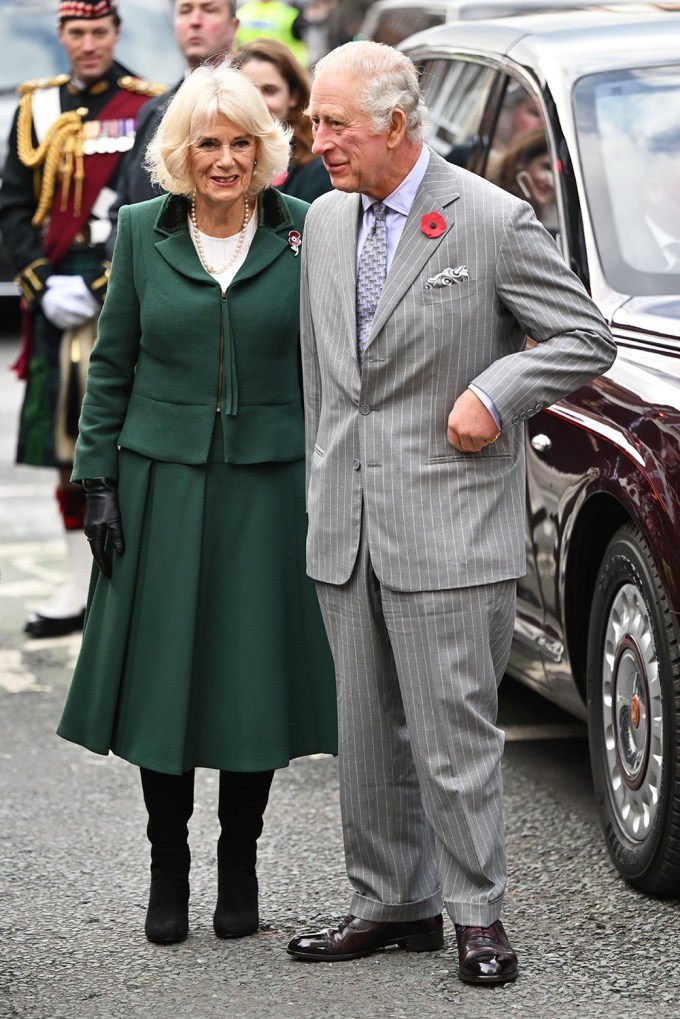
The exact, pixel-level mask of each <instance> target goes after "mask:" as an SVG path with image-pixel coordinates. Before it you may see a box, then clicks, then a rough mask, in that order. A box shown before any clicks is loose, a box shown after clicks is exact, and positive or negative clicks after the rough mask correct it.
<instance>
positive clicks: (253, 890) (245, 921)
mask: <svg viewBox="0 0 680 1019" xmlns="http://www.w3.org/2000/svg"><path fill="white" fill-rule="evenodd" d="M273 778H274V772H273V771H256V772H236V771H221V772H220V801H219V809H218V814H219V818H220V825H221V828H222V833H221V835H220V837H219V840H218V843H217V907H216V909H215V915H214V917H213V927H214V928H215V934H216V935H217V936H218V938H242V937H243V936H244V935H246V934H254V933H255V931H256V930H257V928H258V925H259V922H260V916H259V911H258V903H257V874H256V872H255V862H256V859H257V840H258V838H259V837H260V835H261V834H262V827H263V824H264V821H263V814H264V811H265V808H266V806H267V800H268V799H269V789H270V787H271V784H272V779H273Z"/></svg>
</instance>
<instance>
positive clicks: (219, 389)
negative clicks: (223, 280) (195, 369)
mask: <svg viewBox="0 0 680 1019" xmlns="http://www.w3.org/2000/svg"><path fill="white" fill-rule="evenodd" d="M227 292H228V291H227V290H225V291H224V293H223V294H222V298H221V300H222V301H226V299H227ZM223 382H224V306H223V305H221V306H220V363H219V371H218V373H217V407H216V408H215V413H216V414H219V413H220V412H221V410H222V407H221V401H222V383H223Z"/></svg>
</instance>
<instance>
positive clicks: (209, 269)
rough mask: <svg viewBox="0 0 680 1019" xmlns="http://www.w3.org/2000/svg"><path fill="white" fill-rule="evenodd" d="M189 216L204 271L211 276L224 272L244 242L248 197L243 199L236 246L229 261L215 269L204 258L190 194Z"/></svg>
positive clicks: (246, 226)
mask: <svg viewBox="0 0 680 1019" xmlns="http://www.w3.org/2000/svg"><path fill="white" fill-rule="evenodd" d="M189 218H190V219H191V225H192V227H193V235H194V244H195V245H196V252H197V254H198V257H199V259H200V261H201V265H202V266H203V268H204V269H205V271H206V272H209V273H210V275H211V276H221V275H222V273H223V272H226V271H227V269H230V268H231V266H232V265H233V264H234V262H235V261H236V259H237V258H238V256H239V252H240V251H241V248H242V247H243V242H244V240H245V237H246V230H247V228H248V220H249V218H250V205H249V204H248V199H247V198H244V199H243V226H242V227H241V233H240V234H239V237H238V243H237V245H236V247H235V248H234V250H233V252H232V255H231V258H230V259H229V261H228V262H227V264H226V265H223V266H222V268H221V269H215V268H213V266H212V265H210V264H209V262H208V259H207V258H206V255H205V251H204V250H203V244H202V243H201V235H200V233H199V232H198V224H197V223H196V196H195V195H192V198H191V209H190V212H189Z"/></svg>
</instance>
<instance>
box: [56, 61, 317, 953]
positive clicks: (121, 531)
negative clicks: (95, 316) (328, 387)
mask: <svg viewBox="0 0 680 1019" xmlns="http://www.w3.org/2000/svg"><path fill="white" fill-rule="evenodd" d="M288 157H289V144H288V132H287V131H286V130H285V129H284V128H283V126H282V125H281V124H280V123H279V122H278V121H276V120H274V118H272V116H271V114H270V113H269V111H268V109H267V107H266V105H265V103H264V101H263V100H262V97H261V96H260V93H259V92H258V91H257V89H256V88H255V87H254V86H253V85H251V83H250V82H249V81H248V80H247V78H245V76H244V75H242V74H240V73H239V72H237V71H234V70H230V69H220V68H211V67H207V66H206V67H200V68H198V69H197V70H196V71H194V72H193V73H192V74H190V75H189V77H188V78H187V79H186V81H185V82H184V84H183V85H182V86H181V88H180V89H179V90H178V92H177V93H176V94H175V96H174V98H173V100H172V102H171V103H170V105H169V106H168V108H167V111H166V112H165V114H164V116H163V119H162V121H161V125H160V127H159V129H158V132H157V134H156V136H155V138H154V141H153V142H152V144H151V147H150V149H149V156H148V160H149V166H150V168H151V175H152V179H153V180H154V182H157V183H158V184H160V185H161V186H162V188H163V189H164V190H165V191H166V192H169V193H168V194H165V195H161V196H160V197H158V198H155V199H152V200H151V201H148V202H141V203H139V204H137V205H130V206H125V207H123V208H122V209H121V212H120V217H119V223H118V239H117V241H116V250H115V254H114V258H113V263H112V266H111V283H110V287H109V293H108V297H107V299H106V303H105V305H104V309H103V312H102V315H101V318H100V323H99V335H98V338H97V343H96V345H95V348H94V351H93V353H92V359H91V362H90V371H89V375H88V381H87V392H86V395H85V401H84V404H83V413H82V417H81V421H80V436H79V438H78V444H77V447H76V458H75V466H74V472H73V477H74V480H76V481H79V482H81V483H82V484H83V485H84V487H85V492H86V495H87V509H86V515H85V532H86V534H87V536H88V540H89V541H90V544H91V548H92V553H93V555H94V558H95V561H96V563H97V565H98V567H99V569H98V570H97V571H96V579H95V581H94V583H93V587H92V593H91V598H90V601H89V603H88V613H87V618H86V623H85V630H84V634H83V643H82V648H81V652H80V656H79V659H78V662H77V665H76V669H75V673H74V676H73V680H72V683H71V687H70V690H69V694H68V698H67V701H66V705H65V708H64V712H63V716H62V719H61V722H60V724H59V728H58V732H59V735H60V736H62V737H63V738H65V739H68V740H71V741H72V742H75V743H78V744H81V745H82V746H85V747H88V748H89V749H90V750H92V751H94V752H95V753H101V754H107V753H109V752H112V753H114V754H117V755H118V756H119V757H122V758H124V759H125V760H128V761H130V762H131V763H133V764H136V765H138V766H139V767H140V771H141V782H142V790H143V795H144V802H145V804H146V808H147V812H148V825H147V834H148V838H149V840H150V842H151V889H150V895H149V907H148V911H147V916H146V923H145V932H146V936H147V938H148V939H149V940H150V941H153V942H157V943H161V944H170V943H173V942H177V941H181V940H183V939H184V938H185V937H186V935H187V932H188V923H189V920H188V900H189V869H190V861H191V853H190V850H189V844H188V829H187V825H188V822H189V818H190V817H191V814H192V811H193V804H194V771H195V768H197V767H206V768H215V769H218V770H219V772H220V777H219V802H218V817H219V822H220V827H221V834H220V836H219V840H218V842H217V874H218V891H217V905H216V908H215V912H214V915H213V926H214V930H215V933H216V934H217V936H218V937H220V938H234V937H241V936H243V935H246V934H251V933H253V932H254V931H255V930H257V926H258V919H259V912H258V882H257V875H256V854H257V839H258V837H259V835H260V833H261V831H262V826H263V814H264V810H265V807H266V804H267V800H268V796H269V789H270V786H271V782H272V778H273V775H274V769H276V768H283V767H285V766H286V765H287V764H288V762H289V760H290V759H291V758H294V757H300V756H303V755H307V754H313V753H319V752H323V753H335V752H336V749H337V730H336V712H335V686H334V678H333V666H332V660H331V656H330V651H329V649H328V645H327V642H326V637H325V634H324V630H323V623H322V620H321V615H320V613H319V606H318V602H317V599H316V594H315V591H314V585H313V583H312V581H311V580H309V579H308V578H307V576H306V575H305V571H304V545H305V534H306V515H305V508H304V424H303V415H302V398H301V392H300V377H299V345H298V333H299V300H298V298H299V278H300V257H299V247H300V240H301V235H302V232H303V229H304V219H305V214H306V211H307V205H306V204H305V203H304V202H300V201H298V200H297V199H295V198H290V197H287V196H285V195H281V194H280V193H279V192H278V191H276V190H275V189H274V188H272V187H270V184H271V181H272V179H273V177H274V176H275V175H276V174H277V173H279V172H280V171H281V170H282V169H285V167H286V165H287V163H288ZM227 291H228V297H227Z"/></svg>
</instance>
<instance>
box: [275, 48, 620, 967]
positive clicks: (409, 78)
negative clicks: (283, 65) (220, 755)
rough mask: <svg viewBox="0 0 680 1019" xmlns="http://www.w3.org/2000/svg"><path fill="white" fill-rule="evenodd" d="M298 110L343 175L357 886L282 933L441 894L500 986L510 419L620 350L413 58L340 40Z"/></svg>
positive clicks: (313, 312) (323, 299) (344, 457)
mask: <svg viewBox="0 0 680 1019" xmlns="http://www.w3.org/2000/svg"><path fill="white" fill-rule="evenodd" d="M309 112H310V116H311V120H312V125H313V129H314V136H315V137H314V146H313V150H314V152H316V153H317V154H318V155H320V156H321V157H322V159H323V161H324V163H325V165H326V168H327V169H328V171H329V173H330V175H331V180H332V181H333V185H334V187H335V188H336V189H337V190H336V191H334V192H331V193H329V194H327V195H322V197H321V198H319V199H318V200H317V201H316V202H315V203H314V205H313V206H312V207H311V208H310V211H309V215H308V217H307V222H306V229H305V238H304V244H303V266H302V286H301V308H302V311H301V322H302V329H301V340H302V367H303V380H304V393H305V428H306V433H307V510H308V514H309V535H308V541H307V570H308V573H309V575H310V576H311V577H313V578H314V579H315V580H316V581H317V590H318V593H319V601H320V604H321V609H322V612H323V616H324V621H325V623H326V629H327V632H328V635H329V638H330V642H331V647H332V649H333V656H334V659H335V667H336V676H337V685H338V711H339V729H340V750H339V766H340V803H341V810H342V822H343V833H344V838H345V857H346V861H347V869H348V874H349V878H350V881H351V884H352V887H353V891H354V895H353V898H352V900H351V904H350V907H349V910H348V914H349V915H347V916H346V917H345V919H343V920H342V921H341V922H340V923H338V924H337V925H335V926H333V927H329V928H326V929H324V930H321V931H316V932H312V933H304V934H300V935H298V936H296V937H295V938H293V940H292V941H291V942H290V944H289V946H288V952H289V954H290V955H292V956H293V957H295V958H298V959H303V960H321V961H325V962H335V961H342V960H347V959H356V958H360V957H363V956H366V955H370V954H371V953H372V952H375V951H377V950H380V949H383V948H385V947H387V946H393V945H396V946H398V947H400V948H404V949H406V950H408V951H414V952H421V951H431V950H435V949H438V948H441V947H442V946H443V940H444V939H443V919H442V915H441V910H442V907H443V906H445V907H446V909H447V911H448V913H449V915H450V917H451V920H452V921H453V924H454V927H455V932H456V940H457V944H458V975H459V977H460V979H461V980H464V981H466V982H468V983H475V984H496V983H503V982H506V981H508V980H514V979H515V978H516V976H517V974H518V962H517V956H516V954H515V952H514V951H513V949H512V946H511V944H510V941H509V939H508V936H507V934H506V932H505V930H504V927H503V923H502V922H501V919H500V915H501V909H502V904H503V896H504V892H505V887H506V860H505V848H504V841H503V794H502V774H501V761H502V754H503V733H502V731H501V730H500V729H499V728H498V725H497V719H496V715H497V704H498V701H497V687H498V684H499V682H500V681H501V678H502V676H503V672H504V670H505V666H506V664H507V661H508V656H509V651H510V644H511V640H512V633H513V623H514V618H515V588H516V578H517V577H520V576H522V574H523V573H524V570H525V559H524V551H525V548H524V501H525V467H524V422H525V421H526V420H527V419H528V418H529V417H531V416H533V415H535V414H537V413H538V412H539V411H540V410H541V409H542V408H543V407H544V406H549V405H550V404H552V403H553V402H555V401H556V400H558V399H560V398H561V397H562V396H564V395H565V394H566V393H568V392H570V391H571V390H573V389H576V388H577V387H578V386H580V385H582V384H583V383H584V382H585V381H586V380H588V379H590V378H593V377H594V376H595V375H597V374H599V373H601V372H603V371H605V370H606V368H607V367H608V366H609V365H610V364H611V363H612V361H613V360H614V357H615V352H616V348H615V344H614V342H613V340H612V337H611V334H610V332H609V329H608V328H607V325H606V323H605V322H604V320H603V318H602V315H601V314H600V312H599V311H598V309H597V308H596V306H595V305H594V304H593V302H592V301H591V300H590V298H589V297H588V295H587V293H586V292H585V290H584V288H583V285H582V284H581V283H580V281H579V280H578V279H577V277H576V276H575V275H574V274H573V273H572V272H570V270H569V269H568V267H567V266H566V264H565V262H564V260H563V258H562V256H561V254H560V252H559V250H558V247H557V245H556V244H555V243H554V242H553V240H552V239H551V237H550V236H549V234H548V233H547V232H546V231H545V230H544V229H543V227H542V226H541V225H540V224H539V223H538V221H537V220H536V217H535V216H534V214H533V212H532V210H531V209H530V208H529V207H528V205H527V204H526V203H525V202H520V201H518V200H517V199H516V198H514V197H512V196H511V195H508V194H506V193H505V192H504V191H502V190H501V189H500V188H497V187H495V186H494V185H493V184H491V183H489V182H488V181H485V180H482V179H481V178H480V177H477V176H475V175H474V174H471V173H469V172H467V171H466V170H463V169H460V168H459V167H456V166H453V165H452V164H450V163H448V162H446V161H445V160H444V159H442V158H441V157H440V156H438V155H437V154H436V153H435V152H434V151H433V150H432V149H430V148H429V147H427V146H426V145H424V144H423V129H424V124H425V122H426V117H427V111H426V108H425V104H424V101H423V98H422V94H421V90H420V85H419V82H418V73H417V70H416V68H415V66H414V65H413V64H412V63H411V61H410V60H409V59H408V58H407V57H406V56H405V55H404V54H402V53H399V52H398V51H397V50H394V49H392V48H391V47H388V46H384V45H380V44H379V43H375V42H352V43H348V44H347V45H345V46H342V47H340V48H339V49H336V50H332V51H331V52H330V53H329V54H328V55H327V56H325V57H324V58H323V59H322V60H321V61H320V62H319V63H318V64H317V66H316V69H315V75H314V82H313V85H312V95H311V98H310V103H309ZM527 334H529V335H531V336H532V337H533V339H534V340H535V341H536V344H535V346H534V347H532V349H530V350H529V349H526V345H525V338H526V336H527ZM309 858H310V861H311V860H312V859H313V852H312V851H310V854H309Z"/></svg>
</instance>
